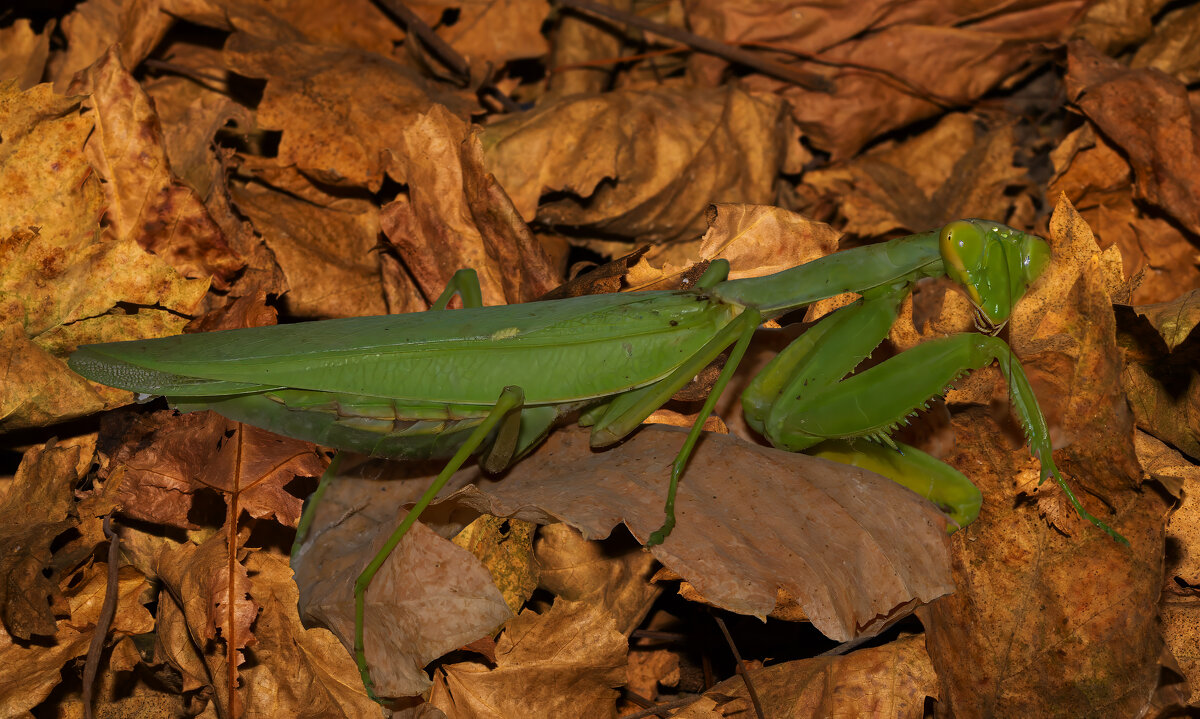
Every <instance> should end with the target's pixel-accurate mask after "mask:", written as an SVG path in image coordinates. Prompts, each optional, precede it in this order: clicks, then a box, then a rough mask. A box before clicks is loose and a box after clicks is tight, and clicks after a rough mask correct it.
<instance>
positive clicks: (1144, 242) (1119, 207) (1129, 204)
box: [1046, 123, 1200, 304]
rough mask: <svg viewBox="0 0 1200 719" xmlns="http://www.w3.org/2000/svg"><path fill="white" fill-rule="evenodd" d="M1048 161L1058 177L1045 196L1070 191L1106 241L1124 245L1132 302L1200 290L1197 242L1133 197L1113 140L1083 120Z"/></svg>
mask: <svg viewBox="0 0 1200 719" xmlns="http://www.w3.org/2000/svg"><path fill="white" fill-rule="evenodd" d="M1050 159H1051V160H1052V161H1053V162H1054V167H1055V175H1054V177H1053V178H1052V179H1051V180H1050V184H1049V189H1048V190H1047V192H1046V196H1047V198H1051V199H1053V198H1056V197H1058V196H1060V195H1062V194H1066V196H1067V198H1068V199H1069V200H1070V201H1071V202H1072V203H1073V204H1074V205H1075V207H1076V208H1078V210H1079V214H1080V215H1082V216H1083V217H1084V219H1085V220H1087V223H1088V225H1089V226H1090V227H1091V228H1092V229H1093V231H1094V232H1095V234H1096V236H1097V237H1098V238H1100V240H1101V242H1102V244H1103V245H1108V244H1115V245H1117V246H1118V247H1120V249H1121V258H1122V260H1123V263H1124V266H1125V274H1126V275H1127V276H1129V277H1136V278H1139V281H1138V282H1137V283H1136V284H1137V286H1136V287H1135V288H1134V292H1133V299H1132V301H1133V302H1135V303H1138V304H1142V303H1153V302H1161V301H1164V300H1169V299H1174V298H1175V297H1177V296H1178V295H1179V293H1180V291H1181V290H1186V289H1194V288H1200V268H1198V267H1197V266H1196V263H1195V262H1194V261H1193V260H1194V258H1195V255H1196V248H1195V246H1193V245H1192V243H1191V241H1190V240H1189V239H1188V237H1187V235H1186V234H1185V231H1184V230H1182V229H1181V228H1180V227H1179V226H1178V225H1177V224H1176V223H1174V222H1172V221H1171V220H1170V219H1169V218H1166V217H1164V216H1162V214H1161V213H1156V212H1151V213H1147V212H1144V211H1143V210H1144V209H1145V208H1144V205H1143V203H1139V202H1135V201H1134V189H1133V170H1132V168H1131V167H1130V166H1129V162H1128V161H1127V160H1126V159H1125V156H1124V155H1123V154H1122V153H1121V151H1120V150H1119V149H1118V148H1117V147H1116V146H1115V145H1113V144H1112V142H1111V141H1110V140H1108V139H1107V138H1105V137H1104V136H1103V135H1101V134H1097V132H1096V130H1095V129H1094V128H1093V126H1092V125H1091V124H1090V123H1089V124H1085V125H1082V126H1080V127H1079V128H1077V129H1076V130H1075V131H1073V132H1072V133H1071V134H1070V135H1068V136H1067V138H1066V139H1064V140H1063V141H1062V142H1061V143H1060V144H1059V145H1058V146H1057V147H1055V148H1054V149H1053V150H1052V151H1051V153H1050Z"/></svg>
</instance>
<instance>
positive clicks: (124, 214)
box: [71, 48, 245, 289]
mask: <svg viewBox="0 0 1200 719" xmlns="http://www.w3.org/2000/svg"><path fill="white" fill-rule="evenodd" d="M71 91H72V92H74V93H80V94H82V93H87V94H89V95H90V99H89V101H88V102H87V103H86V106H87V108H88V109H89V110H90V111H91V112H92V115H93V117H94V118H95V121H96V130H95V131H94V132H93V133H92V135H91V137H90V138H88V144H87V157H88V160H89V161H90V162H91V164H92V166H93V167H94V168H96V170H97V171H98V172H99V173H100V175H101V176H102V177H103V179H104V182H103V183H102V184H101V187H102V188H103V189H104V192H105V197H106V199H107V208H106V213H105V219H106V221H107V224H106V227H105V232H106V233H112V235H113V236H115V237H117V238H120V239H122V240H126V239H132V240H133V241H135V242H137V243H138V244H139V245H140V246H141V247H142V248H144V249H145V250H147V251H148V252H151V253H153V254H155V255H158V256H159V257H162V258H163V260H164V261H166V262H167V263H168V264H170V265H171V266H172V267H174V268H175V269H176V270H177V271H178V272H179V273H180V274H181V275H183V276H184V277H191V278H207V277H209V276H212V277H213V284H214V285H215V286H216V287H217V288H218V289H224V288H226V287H228V284H229V280H230V279H231V278H232V277H233V275H234V273H236V272H237V271H238V270H240V269H241V268H242V267H243V266H244V265H245V262H244V261H243V260H242V259H241V258H239V257H238V256H237V255H236V254H234V252H233V250H232V249H230V247H229V244H228V243H227V242H226V241H225V237H224V235H223V234H222V232H221V230H220V228H219V227H218V226H217V224H216V223H215V222H214V221H213V219H212V218H211V217H210V216H209V214H208V210H207V209H205V207H204V203H203V202H202V201H201V200H200V197H199V196H198V195H197V194H196V192H195V190H193V189H191V188H190V187H188V186H187V185H184V184H183V183H182V182H180V181H179V179H178V178H176V177H175V176H174V175H173V174H172V172H171V165H170V162H169V161H168V160H167V153H166V146H165V144H164V141H163V135H162V127H161V125H160V123H159V120H158V115H157V114H156V113H155V110H154V106H153V104H152V103H151V101H150V98H149V96H147V95H146V93H145V92H144V91H143V90H142V88H141V87H140V86H139V85H138V83H137V82H136V81H135V80H134V79H133V76H132V75H131V74H130V73H129V71H128V70H126V69H125V67H123V66H122V65H121V60H120V58H119V57H118V55H117V49H116V48H112V49H110V50H109V51H108V52H107V53H105V54H104V56H103V57H101V58H100V59H99V60H97V61H96V63H95V64H94V65H92V66H91V67H89V68H88V69H87V70H85V71H83V72H82V73H81V74H80V76H79V78H78V79H77V80H76V81H75V82H73V83H72V84H71Z"/></svg>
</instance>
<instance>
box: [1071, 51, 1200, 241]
mask: <svg viewBox="0 0 1200 719" xmlns="http://www.w3.org/2000/svg"><path fill="white" fill-rule="evenodd" d="M1068 60H1069V65H1068V71H1067V94H1068V96H1069V97H1070V98H1071V99H1072V100H1073V101H1074V103H1075V104H1076V105H1077V106H1078V107H1079V109H1080V110H1082V111H1083V113H1084V114H1085V115H1087V117H1088V119H1090V120H1091V121H1092V122H1093V123H1095V124H1096V126H1097V127H1098V128H1099V129H1100V130H1101V131H1102V132H1103V133H1104V134H1105V135H1107V136H1108V137H1109V138H1111V139H1112V141H1113V142H1114V143H1115V144H1116V145H1117V146H1118V147H1120V148H1121V149H1122V150H1124V152H1125V154H1126V155H1127V156H1128V158H1129V162H1130V164H1131V165H1132V166H1133V172H1134V176H1135V177H1136V178H1137V180H1136V182H1135V183H1134V191H1135V194H1136V196H1137V197H1139V198H1141V199H1144V200H1145V201H1147V202H1149V203H1150V204H1152V205H1156V206H1158V207H1161V208H1162V209H1163V210H1165V211H1166V212H1167V213H1168V214H1170V215H1171V216H1172V217H1174V218H1175V219H1176V220H1178V221H1179V222H1180V223H1181V224H1182V225H1183V226H1184V227H1186V228H1188V229H1189V230H1190V231H1191V232H1193V233H1200V200H1198V199H1197V198H1200V152H1198V151H1197V147H1198V146H1200V144H1198V141H1197V137H1198V136H1200V122H1197V119H1196V112H1195V111H1194V110H1193V109H1192V107H1191V104H1190V102H1189V100H1188V93H1187V88H1186V87H1185V86H1184V85H1183V83H1181V82H1179V81H1177V80H1175V79H1173V78H1171V77H1169V76H1167V75H1165V74H1163V73H1161V72H1158V71H1156V70H1131V69H1128V68H1126V67H1125V66H1124V65H1121V64H1120V63H1119V62H1117V61H1116V60H1113V59H1111V58H1108V57H1105V56H1104V55H1101V54H1100V53H1099V52H1097V51H1096V50H1095V48H1093V47H1091V46H1090V45H1088V44H1087V43H1085V42H1082V41H1075V42H1072V43H1071V45H1070V54H1069V56H1068ZM1148 106H1149V107H1153V108H1154V111H1153V112H1146V111H1145V110H1144V108H1145V107H1148Z"/></svg>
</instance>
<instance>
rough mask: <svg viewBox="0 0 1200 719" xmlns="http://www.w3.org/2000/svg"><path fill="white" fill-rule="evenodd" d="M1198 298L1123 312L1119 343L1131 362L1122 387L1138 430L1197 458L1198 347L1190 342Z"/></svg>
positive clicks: (1199, 444)
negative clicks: (1174, 343)
mask: <svg viewBox="0 0 1200 719" xmlns="http://www.w3.org/2000/svg"><path fill="white" fill-rule="evenodd" d="M1194 294H1195V293H1189V295H1185V296H1184V297H1181V298H1179V300H1177V301H1175V302H1166V303H1162V304H1161V305H1155V306H1151V307H1150V308H1142V309H1144V310H1145V309H1148V311H1145V312H1138V309H1139V308H1137V307H1134V308H1122V309H1124V310H1125V312H1123V313H1122V315H1121V316H1122V318H1123V319H1124V320H1125V321H1123V322H1122V326H1121V330H1122V332H1121V344H1122V346H1123V347H1124V348H1125V349H1126V351H1127V352H1128V361H1127V362H1126V363H1125V370H1124V372H1123V373H1122V375H1121V385H1122V387H1123V388H1124V390H1125V393H1126V395H1127V396H1128V398H1129V406H1130V407H1131V408H1132V409H1133V415H1134V417H1135V419H1136V421H1137V426H1138V427H1139V428H1141V429H1143V430H1145V431H1146V432H1148V433H1150V434H1152V435H1154V436H1155V437H1158V438H1159V439H1161V440H1163V441H1165V442H1170V443H1171V444H1172V445H1174V446H1175V447H1176V448H1177V449H1179V450H1180V451H1182V452H1185V453H1186V454H1188V455H1189V456H1191V457H1194V458H1195V457H1200V373H1197V371H1196V365H1197V350H1200V344H1198V343H1197V342H1196V341H1195V340H1193V339H1191V338H1190V337H1191V320H1190V319H1189V315H1190V314H1192V312H1191V311H1190V310H1189V308H1190V306H1191V304H1192V303H1193V302H1194V297H1193V295H1194ZM1131 309H1132V311H1130V310H1131ZM1135 313H1137V314H1140V315H1141V317H1138V316H1137V315H1135ZM1185 329H1186V330H1188V331H1187V333H1186V334H1185V333H1183V330H1185ZM1181 335H1182V337H1183V340H1182V341H1180V342H1179V343H1178V344H1176V345H1175V347H1174V348H1169V347H1168V342H1174V341H1178V340H1179V339H1180V337H1181Z"/></svg>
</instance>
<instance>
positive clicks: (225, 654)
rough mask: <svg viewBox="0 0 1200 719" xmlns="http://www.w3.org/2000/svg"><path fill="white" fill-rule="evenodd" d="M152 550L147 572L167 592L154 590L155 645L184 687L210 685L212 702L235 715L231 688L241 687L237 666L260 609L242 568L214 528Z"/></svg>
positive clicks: (238, 699) (236, 700)
mask: <svg viewBox="0 0 1200 719" xmlns="http://www.w3.org/2000/svg"><path fill="white" fill-rule="evenodd" d="M155 550H157V553H156V554H155V555H154V556H152V557H151V562H152V563H151V567H150V571H149V574H150V576H153V577H156V578H158V579H159V580H160V581H161V582H162V583H163V585H164V587H165V588H166V589H167V590H168V591H166V592H163V593H162V594H160V603H159V614H158V617H157V630H158V632H157V634H158V644H159V646H160V647H161V648H162V649H163V651H164V652H165V656H166V658H167V660H168V661H170V662H171V663H172V664H173V665H174V666H175V667H176V668H177V669H179V670H180V671H181V672H182V673H183V675H184V677H185V679H186V680H187V681H185V682H184V690H185V691H188V690H189V689H195V688H198V687H200V686H205V685H212V686H213V687H214V688H215V689H216V692H215V694H216V696H215V698H216V699H217V701H219V702H221V703H222V704H223V705H224V706H225V707H226V708H227V711H229V712H230V713H232V714H233V715H238V714H240V707H241V704H242V701H243V698H242V696H241V694H240V693H237V692H231V688H235V687H238V686H244V682H240V680H239V674H238V668H239V666H240V665H241V664H242V662H244V661H245V650H246V649H247V648H248V647H251V646H253V645H254V644H255V643H256V641H257V640H256V638H255V636H254V635H253V634H252V633H251V625H252V623H253V622H254V618H255V617H256V616H257V614H258V610H259V607H260V605H259V603H258V601H257V599H256V596H255V595H256V594H257V589H256V588H255V587H251V586H250V582H249V578H248V577H247V576H246V567H245V566H244V565H243V564H242V563H241V562H238V561H232V562H231V561H230V556H229V555H230V551H231V550H230V548H229V545H228V544H227V543H226V536H225V534H224V533H220V532H218V533H216V534H212V535H211V536H209V537H208V538H207V539H205V540H204V541H203V542H201V543H199V545H196V544H192V543H181V544H175V543H169V542H159V543H157V545H156V546H155ZM231 581H232V582H233V584H230V582H231ZM218 629H219V630H220V631H219V633H218ZM197 650H199V654H200V656H199V657H197V656H196V654H197Z"/></svg>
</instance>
